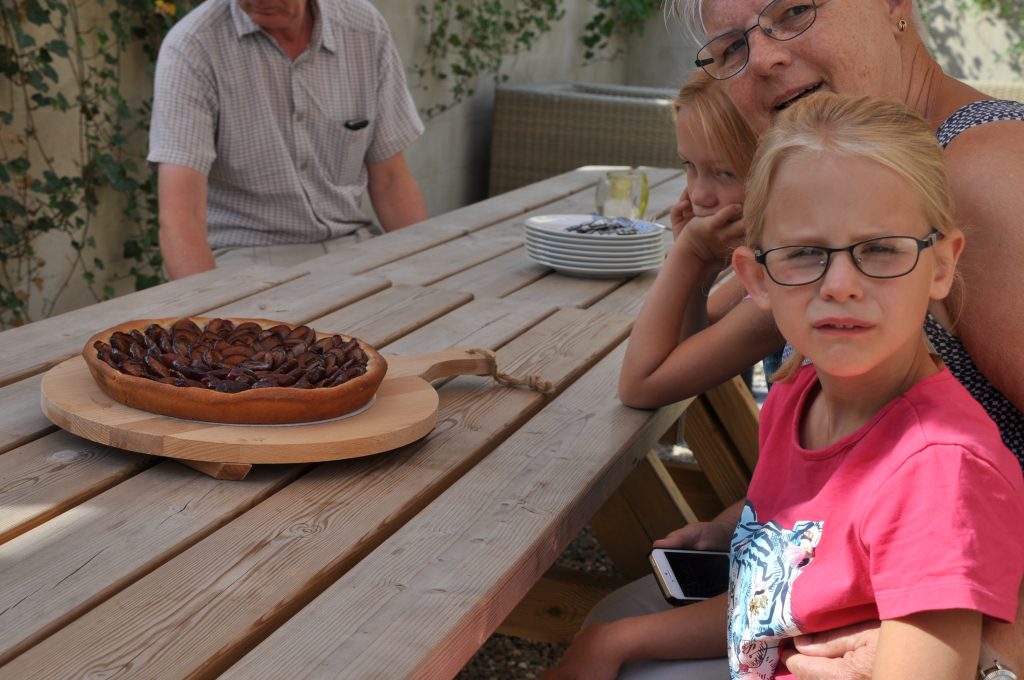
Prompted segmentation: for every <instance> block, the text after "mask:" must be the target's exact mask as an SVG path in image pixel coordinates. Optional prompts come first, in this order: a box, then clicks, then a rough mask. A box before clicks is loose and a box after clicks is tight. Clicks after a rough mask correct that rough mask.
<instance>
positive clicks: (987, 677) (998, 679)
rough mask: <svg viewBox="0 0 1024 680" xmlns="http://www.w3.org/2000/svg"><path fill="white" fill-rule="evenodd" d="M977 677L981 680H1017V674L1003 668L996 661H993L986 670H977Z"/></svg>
mask: <svg viewBox="0 0 1024 680" xmlns="http://www.w3.org/2000/svg"><path fill="white" fill-rule="evenodd" d="M978 677H979V678H981V680H1017V674H1016V673H1014V672H1013V671H1011V670H1009V669H1008V668H1003V666H1002V664H1000V663H999V662H998V661H994V662H993V664H992V665H991V666H989V667H988V668H979V669H978Z"/></svg>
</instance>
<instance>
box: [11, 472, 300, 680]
mask: <svg viewBox="0 0 1024 680" xmlns="http://www.w3.org/2000/svg"><path fill="white" fill-rule="evenodd" d="M302 469H303V468H302V467H300V466H275V467H262V468H259V469H257V470H256V471H254V472H253V473H252V474H251V475H250V476H249V479H247V480H246V481H244V482H235V483H229V484H226V483H221V482H218V481H216V480H214V479H211V478H208V477H206V476H204V475H203V474H201V473H199V472H196V471H193V470H189V469H187V468H185V467H182V466H180V465H177V464H175V463H172V462H165V463H161V464H160V465H157V466H156V467H153V468H151V469H149V470H146V471H145V472H142V473H140V474H138V475H135V476H134V477H132V478H131V479H128V480H126V481H124V482H123V483H121V484H118V485H117V486H115V487H113V488H111V489H109V490H107V491H106V492H104V493H102V494H99V495H96V496H94V497H92V498H90V499H89V500H87V501H85V502H83V503H82V504H80V505H79V506H77V507H76V508H75V511H74V512H66V513H64V514H62V515H60V516H59V517H56V518H54V519H51V520H50V521H48V522H46V523H45V524H43V525H42V526H39V527H36V528H35V529H33V530H32V531H29V532H27V533H25V534H22V535H21V536H18V537H17V538H15V539H14V540H12V541H9V542H7V543H6V544H4V545H2V546H0V563H3V564H4V565H5V566H4V568H3V569H0V665H2V664H3V663H4V662H6V661H8V660H10V658H12V657H13V656H15V655H17V654H18V653H19V652H21V651H24V650H25V649H27V648H28V647H29V646H31V645H32V644H34V643H35V642H38V641H39V640H40V639H42V638H43V637H45V636H46V635H48V634H49V633H51V632H52V631H54V630H56V629H57V628H59V627H60V626H61V625H63V624H64V623H66V622H68V621H70V620H72V619H74V618H75V617H77V616H78V615H80V614H81V613H83V612H84V611H87V610H88V609H89V608H90V607H91V606H92V605H94V604H96V603H98V602H101V601H103V600H104V599H106V598H107V597H109V596H110V595H112V594H113V593H115V592H117V591H118V590H120V589H121V588H123V587H124V586H125V585H127V584H129V583H131V582H133V581H135V580H136V579H137V578H139V576H141V575H143V574H145V573H147V572H148V571H150V570H151V569H152V568H153V567H155V566H157V565H159V564H161V563H163V562H164V561H166V560H167V559H169V558H170V557H171V556H173V555H175V554H177V553H178V552H180V551H181V550H183V549H185V548H187V547H188V546H189V545H191V544H193V543H195V542H196V541H198V540H199V539H201V538H202V537H204V536H206V535H208V534H209V533H210V532H212V531H214V530H215V529H217V528H218V527H220V526H222V525H223V524H225V523H226V522H228V521H229V520H230V519H232V518H233V517H235V516H237V515H238V514H239V513H241V512H243V511H245V510H247V509H248V508H250V507H251V506H252V505H254V504H255V503H257V502H259V501H260V500H262V499H263V498H265V497H267V496H269V495H270V494H271V493H273V492H274V491H276V490H277V489H278V488H280V487H281V486H283V485H284V484H285V483H287V482H288V481H290V480H291V479H293V478H294V477H296V476H297V475H298V474H299V473H300V472H301V471H302ZM112 508H116V510H112ZM114 536H116V537H117V541H116V543H115V544H111V537H114ZM55 545H59V546H60V550H59V556H57V555H58V553H56V552H55V551H54V550H53V549H52V548H53V546H55ZM4 673H5V672H4V671H2V670H0V675H3V674H4Z"/></svg>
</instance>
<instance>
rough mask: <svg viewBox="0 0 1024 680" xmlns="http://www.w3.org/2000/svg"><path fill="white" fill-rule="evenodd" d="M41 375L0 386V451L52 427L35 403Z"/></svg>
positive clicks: (36, 402) (41, 379)
mask: <svg viewBox="0 0 1024 680" xmlns="http://www.w3.org/2000/svg"><path fill="white" fill-rule="evenodd" d="M42 382H43V376H42V375H34V376H32V377H31V378H26V379H24V380H21V381H19V382H16V383H12V384H10V385H7V386H6V387H0V453H3V452H4V451H10V450H11V449H13V448H16V447H18V446H21V445H22V444H27V443H28V442H30V441H32V440H33V439H38V438H39V437H42V436H43V435H44V434H47V433H49V432H53V431H54V430H55V429H56V427H55V426H54V425H53V423H51V422H50V421H49V420H48V419H47V418H46V416H44V415H43V410H42V409H41V408H40V407H39V385H40V383H42Z"/></svg>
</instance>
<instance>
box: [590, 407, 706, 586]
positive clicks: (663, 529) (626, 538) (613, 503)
mask: <svg viewBox="0 0 1024 680" xmlns="http://www.w3.org/2000/svg"><path fill="white" fill-rule="evenodd" d="M671 429H674V427H673V428H671ZM696 521H697V516H696V514H694V512H693V510H692V509H691V508H690V505H689V504H688V503H687V501H686V499H685V498H684V497H683V496H682V495H681V494H680V493H679V489H678V488H677V487H676V485H675V482H674V481H673V480H672V477H671V476H670V475H669V473H668V470H666V469H665V466H664V464H663V463H662V462H661V460H660V459H659V458H658V456H657V454H655V453H654V452H653V451H648V452H647V455H646V456H644V457H643V458H642V459H641V460H640V462H639V463H638V464H637V466H636V468H634V469H633V471H632V472H631V473H630V474H629V476H628V477H627V478H626V479H625V481H623V482H622V485H621V486H620V487H619V488H618V489H617V490H616V491H615V493H614V494H612V497H611V498H609V499H608V501H607V502H606V503H605V504H604V506H602V507H601V509H600V510H598V511H597V513H596V514H595V515H594V517H593V519H591V521H590V524H591V526H592V527H593V529H594V533H595V534H596V535H597V538H598V540H599V541H600V542H601V545H602V546H604V548H605V550H606V551H607V552H608V556H609V557H610V558H611V560H612V562H614V563H615V567H616V569H617V570H618V572H619V573H620V574H622V575H623V576H625V577H626V578H627V579H629V580H633V579H638V578H641V577H643V576H646V575H647V574H649V573H651V567H650V564H649V563H648V561H647V553H649V552H650V550H651V543H652V542H654V541H655V540H656V539H659V538H663V537H665V535H667V534H668V533H669V532H670V531H674V530H676V529H678V528H679V527H682V526H685V525H686V524H688V523H690V522H696Z"/></svg>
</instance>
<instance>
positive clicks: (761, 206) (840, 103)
mask: <svg viewBox="0 0 1024 680" xmlns="http://www.w3.org/2000/svg"><path fill="white" fill-rule="evenodd" d="M826 153H828V154H838V155H842V156H849V157H853V158H863V159H866V160H870V161H874V162H875V163H878V164H879V165H881V166H883V167H885V168H888V169H889V170H891V171H893V172H895V173H896V174H897V175H898V176H899V177H900V178H902V179H903V180H904V181H905V182H906V183H907V184H908V185H909V186H910V187H911V189H912V190H913V193H912V194H911V195H908V196H907V200H915V199H916V200H917V202H918V204H919V205H920V207H921V211H922V212H923V213H924V217H925V219H926V220H927V222H928V224H929V226H931V228H932V229H934V230H935V231H938V232H939V233H940V234H948V233H949V232H950V231H952V230H953V229H954V228H955V225H954V222H953V205H952V200H951V199H950V195H949V189H948V185H947V181H946V165H945V163H944V162H943V158H942V149H941V148H940V147H939V143H938V142H937V141H936V139H935V134H934V133H933V132H932V129H931V126H929V125H928V123H926V122H925V121H924V120H923V119H922V118H921V117H920V116H919V115H918V114H917V113H915V112H914V111H913V110H911V109H909V108H907V107H906V106H904V105H903V104H900V103H897V102H894V101H889V100H886V99H878V98H875V97H865V96H847V95H838V94H831V93H818V94H814V95H811V96H809V97H807V98H805V99H803V100H800V101H797V102H795V103H794V104H793V105H791V106H790V107H789V108H787V109H786V110H785V111H783V112H782V113H781V114H780V115H779V117H778V119H777V120H776V121H775V124H774V125H772V127H771V129H769V130H768V132H766V133H765V134H764V135H763V136H762V137H761V142H760V144H759V145H758V147H757V152H756V153H755V154H754V160H753V163H752V165H751V169H750V174H749V176H748V177H747V193H746V200H745V201H744V204H743V215H744V217H745V218H746V221H747V245H749V246H750V247H752V248H753V247H757V246H758V245H760V240H761V236H762V234H763V233H764V214H765V210H766V208H767V206H768V202H769V201H770V200H771V199H772V198H773V196H772V185H773V183H774V181H775V177H776V176H777V175H778V172H779V169H780V168H781V167H783V166H784V165H785V164H786V163H787V162H788V161H791V160H793V159H795V158H800V157H805V156H808V155H819V154H826ZM802 361H803V358H802V357H800V356H799V355H797V356H794V357H793V358H791V359H790V360H789V361H787V362H786V363H785V364H783V366H782V368H780V369H779V370H778V371H777V372H776V373H775V375H774V376H772V379H773V380H785V379H786V378H789V377H791V376H792V375H793V374H794V373H795V372H796V369H797V368H799V366H800V364H801V362H802Z"/></svg>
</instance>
